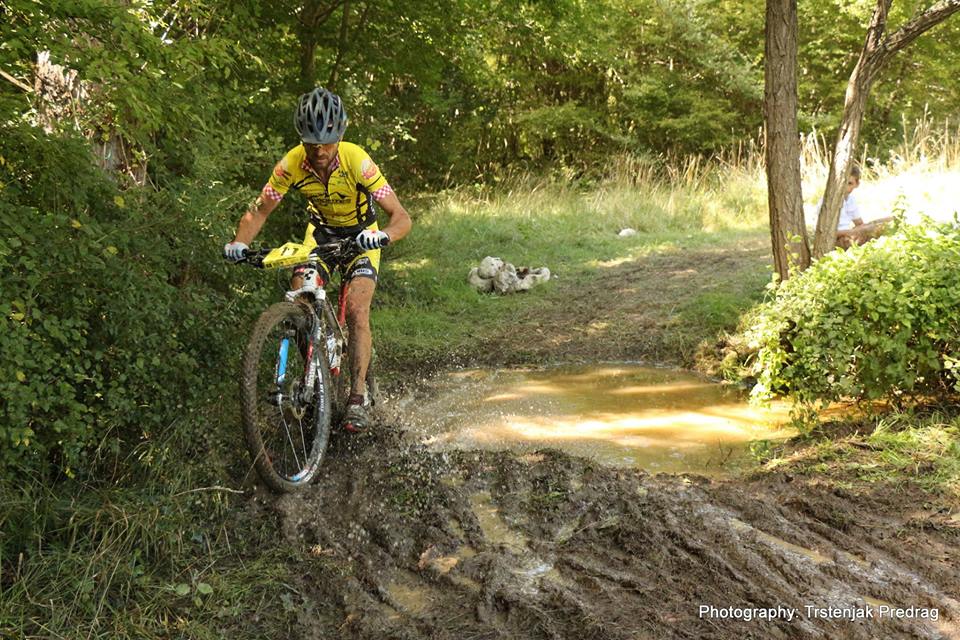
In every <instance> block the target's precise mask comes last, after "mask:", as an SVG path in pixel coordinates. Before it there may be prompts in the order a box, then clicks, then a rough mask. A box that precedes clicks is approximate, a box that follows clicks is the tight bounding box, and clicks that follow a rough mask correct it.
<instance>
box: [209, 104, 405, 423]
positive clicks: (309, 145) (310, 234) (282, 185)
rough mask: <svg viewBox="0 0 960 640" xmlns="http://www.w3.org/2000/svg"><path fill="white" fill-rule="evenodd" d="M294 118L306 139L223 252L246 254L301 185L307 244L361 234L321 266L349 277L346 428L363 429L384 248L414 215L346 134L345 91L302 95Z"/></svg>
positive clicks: (275, 173)
mask: <svg viewBox="0 0 960 640" xmlns="http://www.w3.org/2000/svg"><path fill="white" fill-rule="evenodd" d="M294 124H295V126H296V129H297V133H298V134H299V135H300V140H301V141H302V144H299V145H297V146H296V147H294V148H293V149H291V150H290V151H288V152H287V154H286V155H285V156H284V157H283V159H281V160H280V162H278V163H277V164H276V166H275V167H274V168H273V173H272V174H271V176H270V179H269V180H268V181H267V184H266V185H264V187H263V189H262V190H261V192H260V195H259V196H258V197H257V198H256V199H255V200H254V201H253V203H251V205H250V206H249V208H248V209H247V211H246V213H244V214H243V217H242V218H240V223H239V225H238V226H237V232H236V237H234V239H233V242H229V243H227V244H226V245H225V246H224V248H223V253H224V257H225V258H227V259H228V260H231V261H238V260H240V259H242V258H243V252H244V251H245V250H246V249H247V248H248V245H249V244H250V243H251V242H252V241H253V239H254V238H255V237H256V236H257V234H258V233H259V232H260V229H261V228H262V227H263V224H264V223H265V222H266V221H267V217H269V215H270V213H271V212H272V211H273V210H274V209H275V208H276V207H277V204H278V203H279V202H280V200H281V199H283V196H284V195H285V194H286V193H287V191H289V190H290V189H296V190H298V191H300V192H301V193H302V194H303V195H304V196H305V197H306V199H307V202H308V205H307V212H308V213H309V214H310V224H309V225H308V226H307V231H306V235H305V237H304V243H305V244H315V243H324V242H329V241H330V240H331V239H339V238H345V237H355V239H356V243H357V245H359V247H360V248H361V249H362V250H363V253H362V254H361V255H359V256H358V257H356V258H354V259H353V260H351V261H350V262H349V263H348V264H333V265H327V264H322V265H321V266H322V267H323V270H324V271H326V276H327V278H326V279H327V280H329V277H330V274H331V269H333V268H338V269H340V272H341V274H342V277H343V278H344V280H345V281H349V288H348V293H347V299H346V307H347V310H346V311H347V326H348V327H349V330H350V346H349V354H348V357H349V360H350V371H351V372H352V374H353V375H352V380H351V389H350V398H349V400H348V401H347V409H346V415H345V417H344V420H343V427H344V428H345V429H347V430H348V431H353V432H356V431H361V430H363V429H364V428H365V427H366V426H367V425H368V422H369V416H368V410H367V408H368V406H369V399H368V398H367V393H366V375H367V367H368V366H369V364H370V354H371V349H372V336H371V333H370V303H371V302H372V300H373V292H374V289H375V288H376V285H377V272H378V269H379V266H380V249H381V247H383V246H384V245H386V244H387V243H388V242H396V241H397V240H400V239H401V238H403V237H404V236H406V235H407V233H409V232H410V227H411V225H412V222H411V220H410V216H409V214H407V211H406V210H405V209H404V208H403V205H401V204H400V200H399V199H398V198H397V195H396V194H395V193H394V191H393V189H391V188H390V185H389V184H388V183H387V180H386V178H384V177H383V174H382V173H380V169H379V168H378V167H377V165H376V164H374V162H373V160H371V159H370V156H369V155H367V153H366V152H365V151H364V150H363V149H361V148H360V147H359V146H357V145H355V144H353V143H350V142H344V141H343V134H344V131H345V130H346V128H347V113H346V110H345V109H344V106H343V101H342V100H341V99H340V97H339V96H337V95H336V94H334V93H331V92H330V91H328V90H326V89H324V88H322V87H318V88H316V89H314V90H313V91H311V92H309V93H305V94H304V95H302V96H300V102H299V104H298V106H297V110H296V112H295V114H294ZM374 203H376V204H378V205H379V206H380V207H381V208H383V210H384V211H385V212H386V213H387V215H388V216H389V223H388V224H387V225H386V227H384V228H383V229H380V228H379V227H378V226H377V215H376V208H375V205H374ZM296 279H297V274H296V273H294V284H293V286H294V287H297V286H299V284H298V283H297V282H296Z"/></svg>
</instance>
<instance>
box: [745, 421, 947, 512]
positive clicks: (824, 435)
mask: <svg viewBox="0 0 960 640" xmlns="http://www.w3.org/2000/svg"><path fill="white" fill-rule="evenodd" d="M868 420H872V421H873V422H872V423H870V424H872V425H873V429H872V431H870V432H869V433H868V434H866V435H856V434H855V435H850V436H844V437H836V436H833V435H831V434H830V428H829V426H828V427H825V428H824V429H822V430H817V431H815V432H814V434H816V435H809V436H806V437H804V438H801V439H800V440H799V441H798V442H797V443H795V444H793V445H790V446H788V447H786V448H784V449H781V450H778V451H777V452H775V455H773V456H772V457H771V452H769V451H765V452H762V453H763V454H764V458H765V459H766V468H767V469H768V470H774V471H791V472H796V473H807V474H816V475H822V476H824V477H827V478H830V479H832V480H834V481H838V482H840V483H846V484H849V483H850V482H852V481H858V482H881V481H882V482H891V483H893V484H899V483H903V482H912V483H916V484H917V485H919V486H920V487H922V488H924V489H925V490H927V491H929V492H931V493H935V494H940V495H945V496H947V497H949V498H952V499H954V500H957V499H960V416H957V415H949V414H943V413H933V414H929V415H917V414H915V413H911V412H903V413H890V414H887V415H884V416H882V417H880V418H872V419H868Z"/></svg>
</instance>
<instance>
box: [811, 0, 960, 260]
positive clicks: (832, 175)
mask: <svg viewBox="0 0 960 640" xmlns="http://www.w3.org/2000/svg"><path fill="white" fill-rule="evenodd" d="M891 4H893V0H877V7H876V9H874V12H873V17H872V18H871V20H870V27H869V28H868V29H867V37H866V41H865V42H864V45H863V51H862V52H861V53H860V59H859V60H858V61H857V66H856V67H854V69H853V73H852V74H851V75H850V81H849V82H848V83H847V95H846V99H845V100H844V105H843V117H842V118H841V121H840V131H839V132H838V134H837V143H836V145H835V147H834V150H833V156H832V157H831V160H830V171H829V173H828V175H827V186H826V190H825V191H824V194H823V204H822V205H821V208H820V216H819V219H818V220H817V233H816V236H815V237H814V242H813V253H814V256H815V257H817V258H819V257H821V256H823V255H825V254H827V253H829V252H830V251H832V250H833V248H834V246H835V244H836V241H837V222H838V221H839V219H840V205H841V204H842V202H843V196H844V192H845V187H846V184H847V178H849V176H850V168H851V158H852V157H853V154H854V152H855V151H856V148H857V142H858V141H859V139H860V127H861V125H862V124H863V114H864V111H865V110H866V106H867V97H868V96H869V94H870V89H871V88H872V87H873V83H874V81H875V80H876V78H877V75H878V74H879V73H880V70H881V69H882V68H883V67H884V66H885V65H886V64H887V62H889V61H890V59H891V58H892V57H893V55H894V54H895V53H896V52H898V51H900V50H901V49H903V48H904V47H906V46H907V45H908V44H910V43H911V42H913V41H914V40H916V39H917V38H918V37H919V36H920V35H921V34H922V33H924V32H925V31H927V30H928V29H930V28H932V27H934V26H936V25H938V24H940V23H941V22H943V21H944V20H946V19H947V18H949V17H950V16H951V15H953V14H954V13H956V12H957V11H960V0H940V2H937V3H935V4H933V5H932V6H930V8H928V9H926V10H924V11H922V12H920V13H918V14H916V15H915V16H914V17H913V18H912V19H911V20H910V21H908V22H907V23H906V24H904V25H903V26H902V27H900V28H899V29H897V31H895V32H894V33H892V34H890V35H889V36H887V37H886V38H884V32H885V31H886V28H887V16H888V14H889V11H890V5H891Z"/></svg>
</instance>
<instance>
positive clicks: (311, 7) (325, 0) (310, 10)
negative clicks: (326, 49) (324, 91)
mask: <svg viewBox="0 0 960 640" xmlns="http://www.w3.org/2000/svg"><path fill="white" fill-rule="evenodd" d="M343 2H344V0H307V2H305V3H304V5H303V8H302V9H301V10H300V15H299V16H298V18H297V19H298V22H299V24H298V25H297V32H298V37H299V39H300V88H301V90H303V91H309V90H311V89H313V88H314V87H316V86H317V59H316V53H317V45H318V44H319V42H320V32H321V27H322V26H323V24H324V23H325V22H326V21H327V19H328V18H330V15H331V14H332V13H333V12H334V11H336V10H337V7H339V6H340V5H341V4H342V3H343ZM344 11H346V8H344Z"/></svg>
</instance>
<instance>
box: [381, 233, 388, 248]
mask: <svg viewBox="0 0 960 640" xmlns="http://www.w3.org/2000/svg"><path fill="white" fill-rule="evenodd" d="M384 235H385V236H386V237H385V238H384V239H383V240H381V241H380V248H381V249H383V248H384V247H385V246H387V245H388V244H390V236H387V235H386V234H384Z"/></svg>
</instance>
